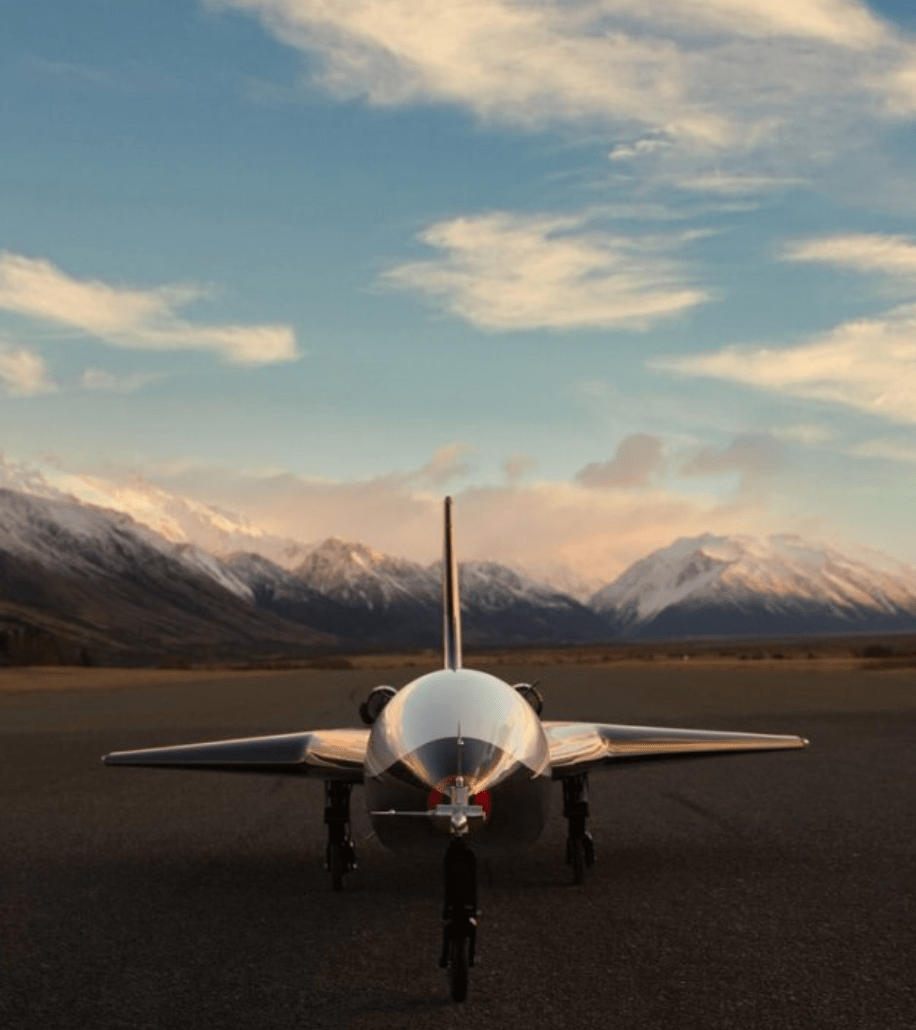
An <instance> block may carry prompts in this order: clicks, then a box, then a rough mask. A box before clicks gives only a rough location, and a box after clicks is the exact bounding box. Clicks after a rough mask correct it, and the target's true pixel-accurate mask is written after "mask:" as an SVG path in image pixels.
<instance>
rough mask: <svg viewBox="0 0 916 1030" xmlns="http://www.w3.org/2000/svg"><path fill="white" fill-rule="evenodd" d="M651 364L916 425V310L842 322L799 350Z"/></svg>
mask: <svg viewBox="0 0 916 1030" xmlns="http://www.w3.org/2000/svg"><path fill="white" fill-rule="evenodd" d="M649 364H650V367H653V368H656V369H660V370H665V371H672V372H679V373H680V374H681V375H686V376H706V377H710V378H713V379H722V380H725V381H727V382H733V383H741V384H742V385H745V386H751V387H755V388H756V389H758V390H765V391H768V392H772V393H781V394H784V395H786V396H790V397H799V398H804V399H806V400H814V401H826V402H830V403H834V404H841V405H844V406H846V407H849V408H854V409H856V410H857V411H861V412H866V413H868V414H870V415H876V416H879V417H881V418H884V419H888V420H890V421H893V422H906V423H916V304H907V305H904V306H902V307H899V308H896V309H894V310H893V311H890V312H888V313H887V314H885V315H883V316H879V317H876V318H868V319H860V320H858V321H853V322H846V323H843V324H841V325H839V326H837V327H836V328H834V329H833V330H831V331H830V332H828V333H826V334H824V335H823V336H822V337H820V338H817V339H814V340H812V341H810V342H808V343H804V344H801V345H800V346H797V347H785V348H773V347H726V348H725V349H723V350H719V351H713V352H710V353H706V354H693V355H687V356H683V357H670V358H659V359H655V360H653V361H651V362H650V363H649Z"/></svg>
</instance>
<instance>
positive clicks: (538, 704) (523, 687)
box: [515, 683, 544, 715]
mask: <svg viewBox="0 0 916 1030" xmlns="http://www.w3.org/2000/svg"><path fill="white" fill-rule="evenodd" d="M515 689H516V690H517V691H518V692H519V693H520V694H521V695H522V697H523V698H524V699H525V700H526V701H527V702H528V704H529V705H531V707H532V708H533V709H534V710H535V712H537V714H538V715H540V714H541V712H542V711H543V709H544V698H542V697H541V692H540V691H539V690H538V689H537V688H536V686H535V684H534V683H516V684H515Z"/></svg>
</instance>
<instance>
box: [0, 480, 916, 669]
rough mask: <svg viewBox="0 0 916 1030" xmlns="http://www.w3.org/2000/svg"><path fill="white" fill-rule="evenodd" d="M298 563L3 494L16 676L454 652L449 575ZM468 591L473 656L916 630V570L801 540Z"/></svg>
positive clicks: (298, 553)
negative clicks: (59, 668)
mask: <svg viewBox="0 0 916 1030" xmlns="http://www.w3.org/2000/svg"><path fill="white" fill-rule="evenodd" d="M170 535H171V536H173V537H174V536H175V535H176V534H170ZM240 536H241V539H242V540H244V541H245V543H246V545H249V546H250V543H251V542H253V541H254V539H255V538H256V536H257V533H256V531H255V530H254V529H251V528H249V529H247V530H246V531H245V532H244V533H240V531H238V530H237V529H236V528H233V529H232V531H231V532H229V531H228V530H227V533H226V536H225V538H224V539H223V540H222V542H223V544H227V543H230V542H231V543H233V544H234V543H237V542H239V540H240ZM281 550H282V556H281V555H279V554H278V555H277V557H281V560H282V561H283V564H281V563H280V562H279V561H276V560H272V559H271V558H269V557H267V556H265V555H264V554H263V553H255V552H254V551H253V550H248V549H246V550H235V551H232V552H229V553H226V552H225V551H224V552H223V553H221V554H218V555H217V554H213V553H210V552H209V551H207V550H204V549H202V548H200V547H198V546H195V545H193V544H190V543H187V542H184V541H182V540H180V539H179V540H175V539H174V538H173V539H169V537H168V536H166V535H163V533H161V532H157V531H156V530H155V529H153V528H152V527H151V526H149V525H146V524H144V523H143V522H141V521H137V520H136V519H134V518H132V517H131V516H130V515H128V514H125V513H124V512H120V511H113V510H111V509H109V508H105V507H100V506H96V505H92V504H87V503H85V502H83V501H80V500H77V499H75V498H73V497H67V496H66V495H65V494H63V493H62V492H60V491H55V492H54V493H53V494H52V495H48V491H44V492H37V493H32V492H29V491H28V490H27V489H25V490H23V489H19V490H13V489H0V662H2V661H5V662H7V663H23V662H42V663H55V662H60V663H75V662H83V663H86V664H93V663H99V664H116V663H146V662H161V661H168V660H173V659H180V660H210V661H234V660H248V659H260V660H264V659H268V658H281V657H282V658H296V657H302V656H306V655H313V654H315V653H316V652H322V651H330V650H355V649H360V648H378V647H436V646H438V642H439V637H440V618H441V615H440V604H441V601H440V590H441V586H440V580H441V569H440V566H439V565H438V564H433V565H431V566H423V565H420V564H419V563H416V562H412V561H407V560H405V559H401V558H396V557H391V556H389V555H385V554H382V553H380V552H378V551H374V550H372V549H371V548H370V547H367V546H366V545H365V544H362V543H356V542H347V541H343V540H339V539H336V538H331V539H328V540H325V541H324V542H323V543H321V544H318V545H317V546H308V545H302V544H298V543H296V542H295V541H285V542H284V546H283V548H282V549H281ZM460 577H461V591H462V611H463V623H464V635H465V640H466V642H467V643H468V644H470V645H471V646H478V647H479V646H497V645H512V644H550V643H588V642H605V641H609V640H612V639H640V638H656V639H659V638H682V637H691V636H692V637H695V636H707V637H708V636H718V635H743V636H762V635H768V634H776V635H787V634H798V635H810V634H815V633H834V632H846V633H848V632H877V631H880V632H887V631H896V630H911V631H912V630H916V570H914V569H913V568H911V567H909V566H905V565H902V564H900V563H896V562H893V561H891V560H890V559H887V558H885V557H884V556H881V555H878V554H874V553H869V554H864V553H863V554H862V555H860V556H859V557H854V558H852V557H848V556H845V555H843V554H841V553H839V552H838V551H836V550H833V549H830V548H827V547H822V546H815V545H812V544H809V543H806V542H805V541H803V540H801V539H800V538H798V537H793V536H776V537H770V538H768V539H767V540H765V541H760V540H754V539H751V538H749V537H740V536H735V537H723V536H712V535H706V536H701V537H695V538H690V539H682V540H678V541H676V542H675V543H673V544H672V545H671V546H670V547H667V548H664V549H662V550H659V551H656V552H654V553H653V554H651V555H649V556H648V557H646V558H644V559H642V560H641V561H638V562H636V563H635V564H634V565H633V566H631V567H630V568H629V569H628V570H626V571H625V572H624V573H623V575H622V576H620V577H619V578H618V579H617V580H615V581H614V582H613V583H611V584H608V585H606V586H604V587H602V588H601V589H600V590H598V591H597V592H596V593H595V594H593V595H592V596H591V597H590V598H589V599H588V600H587V601H586V602H584V603H583V602H582V601H580V600H577V599H576V598H574V597H572V596H570V595H569V594H567V593H564V592H562V591H560V590H557V589H554V588H553V587H551V586H549V585H546V584H544V583H541V582H538V581H536V580H534V579H532V578H531V577H529V576H527V575H526V574H525V573H523V572H521V571H518V570H514V569H510V568H508V567H506V566H504V565H500V564H498V563H496V562H489V561H487V562H466V563H464V564H462V566H461V570H460Z"/></svg>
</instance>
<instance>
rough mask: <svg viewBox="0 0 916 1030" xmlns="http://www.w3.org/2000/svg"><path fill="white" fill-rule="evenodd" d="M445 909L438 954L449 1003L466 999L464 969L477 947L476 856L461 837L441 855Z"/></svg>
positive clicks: (470, 963)
mask: <svg viewBox="0 0 916 1030" xmlns="http://www.w3.org/2000/svg"><path fill="white" fill-rule="evenodd" d="M444 871H445V906H444V907H443V910H442V918H443V924H442V954H441V956H440V957H439V965H440V966H441V967H442V968H443V969H448V977H449V987H450V990H451V995H452V1000H453V1001H464V1000H465V999H466V998H467V996H468V969H469V967H471V966H473V965H474V951H475V947H476V944H477V857H476V856H475V854H474V852H473V851H471V849H470V848H469V847H468V844H467V841H466V840H465V838H464V837H463V836H455V837H452V839H451V842H450V843H449V846H448V850H447V851H446V852H445V863H444Z"/></svg>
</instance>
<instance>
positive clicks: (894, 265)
mask: <svg viewBox="0 0 916 1030" xmlns="http://www.w3.org/2000/svg"><path fill="white" fill-rule="evenodd" d="M782 257H783V259H784V260H785V261H808V262H818V263H821V264H827V265H835V266H836V267H838V268H848V269H850V270H851V271H854V272H864V273H869V274H872V275H885V276H888V277H890V278H892V279H897V280H901V281H902V282H903V283H905V284H906V285H908V286H913V287H916V243H914V242H913V241H912V240H911V239H909V238H908V237H906V236H888V235H882V234H880V233H849V234H846V235H842V234H837V235H832V236H820V237H817V238H815V239H809V240H799V241H796V242H794V243H791V244H789V245H788V246H787V247H786V248H785V250H784V251H783V253H782Z"/></svg>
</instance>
